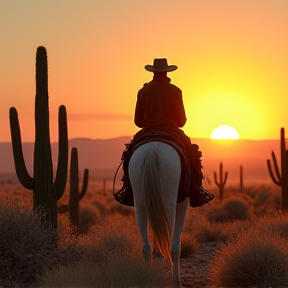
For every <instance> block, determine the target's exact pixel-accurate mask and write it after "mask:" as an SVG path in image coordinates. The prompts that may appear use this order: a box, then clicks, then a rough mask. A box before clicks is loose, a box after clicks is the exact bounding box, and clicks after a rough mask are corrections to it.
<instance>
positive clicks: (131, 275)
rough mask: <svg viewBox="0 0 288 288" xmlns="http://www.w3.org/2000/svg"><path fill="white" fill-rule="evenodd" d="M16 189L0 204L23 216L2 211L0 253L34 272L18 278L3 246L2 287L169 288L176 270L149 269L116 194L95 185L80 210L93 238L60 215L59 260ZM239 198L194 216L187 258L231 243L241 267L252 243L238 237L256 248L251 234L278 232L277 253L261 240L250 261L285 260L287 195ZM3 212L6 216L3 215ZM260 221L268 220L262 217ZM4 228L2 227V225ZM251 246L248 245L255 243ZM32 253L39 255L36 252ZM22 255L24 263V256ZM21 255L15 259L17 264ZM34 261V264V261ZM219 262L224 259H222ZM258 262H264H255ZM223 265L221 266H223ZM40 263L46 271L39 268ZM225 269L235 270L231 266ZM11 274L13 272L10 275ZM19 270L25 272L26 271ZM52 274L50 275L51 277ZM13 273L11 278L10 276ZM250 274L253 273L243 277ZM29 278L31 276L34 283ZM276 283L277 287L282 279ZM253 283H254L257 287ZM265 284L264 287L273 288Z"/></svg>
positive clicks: (254, 192)
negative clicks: (283, 200)
mask: <svg viewBox="0 0 288 288" xmlns="http://www.w3.org/2000/svg"><path fill="white" fill-rule="evenodd" d="M9 185H10V186H9ZM9 185H8V183H6V184H5V185H4V188H3V189H0V197H1V199H3V197H6V196H7V195H8V196H9V197H10V198H11V199H13V201H14V202H16V203H18V208H15V204H14V206H9V209H8V208H7V209H8V210H9V211H8V210H7V209H6V210H5V209H3V208H1V207H2V206H1V207H0V215H4V214H5V215H6V216H5V217H6V218H5V217H4V216H3V217H4V218H3V217H2V216H0V218H1V217H2V219H3V221H2V222H3V223H6V224H5V225H6V227H5V225H4V226H3V227H4V228H3V229H2V228H1V227H0V231H1V234H2V230H3V231H4V234H3V235H2V236H1V238H2V239H0V245H2V244H1V243H2V242H3V243H5V244H3V245H4V246H3V247H6V246H7V247H8V246H9V247H8V248H7V249H8V250H9V249H10V250H11V251H12V250H13V249H14V251H20V252H19V253H18V252H17V253H14V254H15V255H16V256H17V257H18V258H17V261H18V263H17V265H18V264H19V266H21V267H26V268H24V269H22V270H23V271H24V272H23V271H22V270H21V271H22V272H21V271H20V270H17V269H16V270H15V269H14V268H13V269H14V270H13V269H12V268H11V267H12V266H9V265H10V264H9V261H10V262H11V261H12V260H13V258H11V259H10V256H5V257H6V258H5V257H2V252H1V251H2V250H1V247H2V246H0V252H1V258H0V265H2V266H1V267H4V268H3V269H1V267H0V279H1V280H0V281H2V286H3V287H16V286H17V285H19V287H25V285H26V286H27V287H28V285H29V284H31V283H33V282H34V283H36V284H37V281H40V283H41V285H43V286H45V287H55V288H56V287H99V285H100V284H98V283H101V285H102V287H111V286H112V285H114V286H115V283H117V284H118V285H117V287H127V286H134V287H157V286H158V287H159V286H162V287H163V286H168V285H169V284H168V283H169V280H170V279H169V278H170V267H169V265H168V263H167V262H166V261H164V260H163V259H157V260H156V261H155V262H154V263H153V264H152V265H147V264H146V263H143V261H142V257H141V248H142V241H141V238H140V234H139V230H138V228H137V225H136V220H135V215H134V213H135V212H134V208H130V207H126V206H123V205H120V204H119V203H116V202H115V200H114V199H113V196H112V191H111V190H108V189H106V191H103V190H102V189H101V188H102V185H103V183H100V184H99V183H98V184H97V183H93V182H92V183H89V186H88V191H87V194H86V195H85V197H84V198H83V199H82V200H81V202H80V218H81V217H82V222H81V220H80V229H82V233H85V234H86V235H77V234H75V231H74V230H73V228H72V227H70V225H69V223H68V221H67V218H68V217H67V216H68V215H67V214H64V215H59V233H58V234H59V236H58V239H59V246H58V249H57V251H54V252H55V253H54V252H53V253H51V251H53V250H51V249H50V248H48V246H47V245H48V244H49V237H47V235H49V234H47V233H46V234H45V233H44V234H45V235H43V231H42V232H41V231H40V230H41V229H40V230H39V227H38V228H35V227H36V226H35V227H34V226H33V225H34V224H35V223H34V222H33V221H30V220H31V217H32V215H31V212H29V211H31V210H32V192H31V191H27V190H25V189H24V188H21V186H19V184H9ZM234 190H235V191H234ZM234 190H233V189H227V190H226V191H225V192H227V193H225V195H224V196H225V198H224V201H223V204H220V203H219V201H218V199H217V197H216V199H215V200H213V201H212V202H211V203H209V205H205V206H204V207H201V208H197V209H191V208H190V209H188V214H187V218H186V222H185V226H184V231H183V234H182V251H181V257H189V256H191V255H193V254H194V253H195V252H196V250H197V247H198V245H199V243H205V242H209V241H216V242H219V243H221V242H222V243H227V245H229V247H232V248H233V247H234V248H233V249H234V250H233V249H232V248H231V249H232V250H231V249H230V250H231V251H233V253H234V255H235V257H234V258H233V257H232V256H231V259H232V260H233V259H234V260H233V261H234V262H237V261H238V260H235V259H236V258H237V257H238V256H237V255H238V254H237V253H236V252H237V250H238V248H239V247H243V248H241V249H244V248H245V243H244V242H245V241H244V240H243V241H244V242H241V241H240V240H239V239H238V238H237V235H246V236H245V237H246V238H245V239H246V240H247V241H248V240H249V241H250V242H251V245H252V246H253V241H254V240H253V241H251V239H252V238H249V237H248V236H249V235H248V234H249V233H250V232H246V231H253V229H254V230H255V231H262V232H261V233H262V234H261V235H264V234H265V233H268V234H269V233H270V231H272V232H271V233H272V234H273V235H274V236H271V237H270V236H269V237H270V238H269V237H268V236H267V237H266V236H265V237H266V238H267V239H270V240H269V241H270V242H271V245H270V246H271V247H274V246H275V247H276V248H275V247H274V248H273V249H275V250H273V249H272V248H271V249H270V248H269V249H270V250H269V249H268V248H267V247H268V246H269V245H268V244H267V243H266V242H263V243H262V242H261V241H260V239H258V240H257V241H258V242H257V241H255V242H256V243H258V246H259V249H258V250H257V249H256V247H254V248H255V249H254V248H253V249H254V250H253V249H252V250H251V251H252V252H251V251H250V250H249V251H250V252H247V254H246V255H248V254H249V253H250V254H249V255H250V256H249V255H248V256H249V257H252V258H253V257H254V256H253V253H254V252H255V251H256V252H257V253H260V252H261V251H262V250H263V249H264V250H267V249H268V250H269V251H272V252H273V251H274V252H273V253H272V252H269V253H270V254H271V255H272V256H273V255H276V256H277V255H278V254H277V253H278V252H277V251H278V250H280V248H281V247H282V246H281V245H282V244H279V243H280V242H279V241H282V240H283V239H286V238H288V233H287V231H288V220H286V219H288V217H287V215H283V214H279V213H278V214H277V209H278V208H279V205H280V204H279V201H278V200H279V191H278V190H277V189H274V190H273V189H271V188H269V189H268V188H265V187H262V186H255V187H249V188H246V189H245V191H244V193H243V194H240V193H239V192H238V191H236V190H237V189H234ZM1 201H2V200H1ZM2 202H3V201H2ZM61 202H62V203H63V204H67V203H68V195H67V193H66V194H65V195H64V197H63V199H61ZM242 204H243V205H242ZM14 208H15V209H16V210H15V209H14ZM24 208H25V209H24ZM17 209H18V210H17ZM2 211H6V212H5V213H4V212H3V213H2ZM223 211H224V212H223ZM209 215H210V216H209ZM211 215H213V217H211ZM227 215H228V216H227ZM259 215H261V217H260V216H259ZM262 215H263V216H262ZM17 217H18V218H17ZM29 217H30V218H29ZM12 219H14V220H13V221H14V222H15V223H16V222H19V223H20V224H19V225H20V226H17V225H15V226H13V225H14V224H13V225H12V224H11V223H12V222H13V221H12ZM211 219H212V220H211ZM215 219H220V221H219V222H217V220H215ZM235 219H238V220H235ZM239 219H240V220H239ZM9 221H10V222H9ZM11 221H12V222H11ZM227 221H228V222H227ZM0 222H1V220H0ZM14 222H13V223H14ZM32 222H33V223H32ZM8 223H9V224H8ZM31 223H32V224H31ZM0 225H2V224H1V223H0ZM11 227H12V229H11ZM8 228H9V229H8ZM5 229H6V230H5ZM37 229H38V230H37ZM249 229H252V230H249ZM5 231H6V232H5ZM267 231H268V232H267ZM8 232H9V233H12V234H13V233H15V235H16V236H15V235H14V234H13V235H12V234H9V233H8ZM5 233H6V234H5ZM17 233H18V234H17ZM41 233H42V234H41ZM259 233H260V232H259ZM263 233H264V234H263ZM36 235H37V236H36ZM39 235H40V236H39ZM251 235H252V234H251ZM259 235H260V234H259ZM265 235H266V234H265ZM269 235H270V234H269ZM275 235H276V236H275ZM279 235H281V237H282V238H281V239H282V240H279V241H278V240H275V239H276V238H277V237H278V238H277V239H280V238H279V237H280V236H279ZM13 237H14V238H13ZM255 237H256V236H255ZM259 237H260V236H259ZM259 237H258V238H259ZM263 237H264V236H263ZM273 237H274V238H273ZM275 237H276V238H275ZM11 239H21V240H22V241H16V240H15V241H11ZM237 239H238V240H237ZM273 239H274V240H273ZM1 241H2V242H1ZM36 241H37V243H36ZM45 241H46V242H45ZM247 241H246V242H247ZM267 241H268V240H267ZM273 241H274V242H273ZM283 241H284V240H283ZM28 242H30V244H26V245H24V243H28ZM33 243H34V244H33ZM41 243H42V244H41ZM45 243H46V244H45ZM265 243H266V244H267V245H268V246H267V245H266V244H265ZM246 244H247V245H248V243H246ZM278 244H279V245H280V246H281V247H280V246H279V245H278ZM5 245H6V246H5ZM29 245H30V246H29ZM33 245H34V246H33ZM45 245H46V246H45ZM241 245H242V246H241ZM261 245H262V246H261ZM265 245H266V246H265ZM277 245H278V246H277ZM25 246H26V248H28V247H29V249H30V250H31V251H32V252H31V253H32V254H31V253H30V252H28V251H27V250H25ZM32 246H33V247H35V248H37V249H34V248H33V247H32ZM40 246H41V247H40ZM248 246H249V245H248ZM255 246H256V244H255ZM270 246H269V247H270ZM287 246H288V245H287ZM31 247H32V248H31ZM217 247H218V245H217ZM225 247H226V246H225V245H224V246H222V248H221V250H220V251H224V252H223V253H224V254H223V255H226V254H225ZM42 248H43V249H42ZM5 249H6V248H5ZM7 249H6V250H7ZM21 249H22V250H21ZM33 249H34V250H33ZM41 249H42V250H41ZM222 249H223V250H222ZM247 249H248V248H247ZM261 249H262V250H261ZM8 250H7V251H8ZM30 250H29V251H30ZM47 250H49V251H50V253H49V257H48V256H45V257H44V256H43V255H45V253H47ZM228 250H229V249H228ZM244 250H245V249H244ZM244 250H241V251H244ZM21 251H22V252H21ZM231 251H230V252H231ZM247 251H248V250H247ZM253 251H254V252H253ZM275 251H276V252H275ZM256 252H255V253H256ZM21 253H22V254H23V256H21V255H22V254H21ZM29 253H30V254H29ZM41 253H42V254H41ZM221 253H222V252H221ZM227 253H228V252H227ZM231 253H232V252H231ZM233 253H232V254H233ZM261 253H262V252H261ZM261 253H260V254H261ZM263 253H264V252H263ZM228 254H229V253H228ZM228 254H227V255H228ZM5 255H8V254H5ZM15 255H14V256H13V257H16V256H15ZM221 255H222V254H221ZM251 255H252V256H251ZM263 255H264V254H263ZM271 255H270V256H271ZM28 256H29V257H30V258H28ZM248 256H247V257H248ZM270 256H269V257H270ZM272 256H271V257H272ZM276 256H275V259H276ZM25 257H26V258H25ZM217 257H220V256H219V255H217ZM239 257H240V256H239ZM259 257H260V256H259ZM259 257H258V258H259ZM263 257H264V256H263ZM263 257H262V258H261V257H260V258H259V259H260V260H261V259H262V260H261V261H262V264H263V265H264V262H265V263H266V264H265V265H268V266H269V265H270V264H269V263H270V262H269V261H268V258H269V257H268V256H267V257H268V258H267V257H266V258H265V257H264V258H263ZM273 257H274V256H273ZM273 257H272V258H273ZM277 257H278V256H277ZM279 257H280V256H279ZM254 258H255V257H254ZM258 258H257V257H256V258H255V259H258ZM272 258H271V259H272ZM5 259H6V260H5ZM15 259H16V258H14V260H13V261H16V260H15ZM215 259H216V260H217V259H218V260H219V259H220V258H215ZM228 259H230V258H228V256H227V257H226V256H225V257H224V256H223V259H222V260H221V261H223V262H222V264H223V263H224V261H228ZM269 259H270V258H269ZM273 259H274V258H273ZM279 259H280V258H279ZM218 260H217V261H218ZM232 260H231V261H232ZM260 260H259V261H260ZM1 261H2V264H1ZM5 261H7V262H5ZM22 261H23V263H22ZM185 261H186V260H185ZM219 261H220V260H219ZM241 261H242V260H241ZM255 261H256V260H255ZM257 261H258V260H257ZM273 261H274V260H273ZM275 261H276V260H275ZM281 261H282V260H281ZM38 262H41V263H40V264H38ZM7 263H8V264H9V265H8V264H7ZM225 263H226V264H227V263H228V262H225ZM238 263H239V261H238ZM255 263H256V262H255ZM283 263H284V262H283ZM5 265H6V266H5ZM13 265H14V264H13ZM25 265H26V266H25ZM44 265H46V266H45V269H44V268H43V267H44ZM231 265H232V264H231ZM235 265H236V264H235ZM253 265H254V264H253ZM255 265H256V264H255ZM271 265H272V264H271ZM273 265H274V264H273ZM220 266H221V265H220ZM222 266H223V267H222V268H223V271H224V268H225V267H229V266H230V264H229V265H228V264H227V265H226V266H224V264H223V265H222ZM5 267H6V268H5ZM7 267H10V268H9V269H8V268H7ZM15 267H16V268H17V267H18V266H15ZM33 267H34V268H33ZM35 267H36V268H35ZM216 267H217V265H216V264H215V265H213V269H214V270H213V271H214V272H213V271H212V273H213V275H214V276H215V275H218V276H217V279H219V275H220V274H219V273H220V272H219V273H218V272H217V269H216ZM233 267H234V266H233ZM235 267H236V266H235ZM241 267H242V266H241V265H240V264H239V267H238V266H237V269H238V268H239V269H242V268H241ZM265 267H266V266H265ZM46 268H49V269H48V270H46ZM5 269H6V270H5ZM25 269H26V270H25ZM219 269H220V268H219ZM219 269H218V271H219ZM227 269H228V268H227ZM255 269H256V268H255ZM265 269H266V268H265ZM267 269H268V268H267ZM1 270H2V271H3V272H2V271H1ZM8 270H9V271H8ZM5 271H6V272H7V273H6V274H5V275H4V272H5ZM27 271H28V272H27ZM227 271H228V270H227ZM255 271H256V270H255ZM271 271H273V270H271ZM216 272H217V273H218V274H217V273H216ZM13 273H14V274H13ZM21 273H22V274H21ZM29 273H30V274H29ZM221 273H222V272H221ZM223 273H224V274H225V273H226V272H225V271H224V272H223ZM227 273H228V272H227ZM229 273H230V272H229ZM241 273H242V272H241ZM243 273H246V272H245V271H244V270H243ZM247 273H248V272H247ZM255 273H256V272H255ZM234 274H237V273H234ZM256 274H257V273H256ZM256 274H255V275H256ZM270 274H271V273H270ZM270 274H269V275H270ZM28 275H30V276H29V277H28ZM247 275H250V274H247ZM273 275H274V274H273ZM273 275H272V276H273ZM275 275H276V274H275ZM272 276H271V279H272V278H273V277H274V276H273V277H272ZM25 277H27V278H25ZM235 277H236V276H235ZM247 277H248V276H247ZM249 277H250V276H249ZM275 277H276V276H275ZM7 279H8V280H7ZM9 279H10V280H9ZM11 279H14V280H13V281H14V282H12V280H11ZM27 279H28V280H27ZM249 279H250V278H249ZM214 280H215V279H214ZM5 281H7V282H5ZM9 281H10V282H9ZM219 281H220V280H219ZM245 281H246V280H245ZM249 281H250V280H249ZM253 281H254V280H253ZM253 281H252V282H251V283H254V282H253ZM269 281H270V280H269ZM0 283H1V282H0ZM219 283H220V282H219ZM223 283H224V282H223ZM235 283H236V282H235ZM241 283H242V282H241ZM249 283H250V282H249ZM265 283H266V282H265ZM265 283H264V284H263V285H266V284H265ZM275 283H276V282H275ZM12 284H13V285H12ZM0 285H1V284H0ZM20 285H22V286H20ZM243 285H244V284H243ZM263 287H265V286H263ZM273 287H274V286H273Z"/></svg>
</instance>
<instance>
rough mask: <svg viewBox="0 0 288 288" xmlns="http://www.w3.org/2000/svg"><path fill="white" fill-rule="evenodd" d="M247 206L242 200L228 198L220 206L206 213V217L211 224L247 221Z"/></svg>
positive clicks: (248, 213)
mask: <svg viewBox="0 0 288 288" xmlns="http://www.w3.org/2000/svg"><path fill="white" fill-rule="evenodd" d="M249 216H250V212H249V204H248V203H246V201H245V200H243V199H237V198H230V199H227V200H225V202H224V203H223V204H222V205H221V206H216V207H214V208H211V209H209V210H208V211H207V217H208V219H209V220H210V221H211V222H222V223H224V222H228V221H234V220H246V219H249Z"/></svg>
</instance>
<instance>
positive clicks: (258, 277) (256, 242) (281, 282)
mask: <svg viewBox="0 0 288 288" xmlns="http://www.w3.org/2000/svg"><path fill="white" fill-rule="evenodd" d="M210 272H211V281H212V283H213V284H215V285H217V286H219V287H251V286H253V285H255V287H256V286H257V287H261V288H268V287H287V284H288V245H287V240H285V239H284V238H282V237H281V236H280V235H279V234H277V233H275V232H273V231H267V230H261V229H255V227H253V228H252V229H249V230H247V231H244V232H242V233H241V234H239V235H238V236H237V237H236V238H233V239H230V240H229V241H228V243H227V244H223V246H222V247H221V248H220V249H219V250H218V252H217V254H216V256H215V257H214V259H213V265H212V268H211V271H210Z"/></svg>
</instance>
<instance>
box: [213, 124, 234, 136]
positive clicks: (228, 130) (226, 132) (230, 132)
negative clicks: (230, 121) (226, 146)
mask: <svg viewBox="0 0 288 288" xmlns="http://www.w3.org/2000/svg"><path fill="white" fill-rule="evenodd" d="M210 138H211V139H239V134H238V132H237V131H236V129H234V128H233V127H231V126H229V125H221V126H219V127H217V128H215V129H214V130H213V131H212V133H211V136H210Z"/></svg>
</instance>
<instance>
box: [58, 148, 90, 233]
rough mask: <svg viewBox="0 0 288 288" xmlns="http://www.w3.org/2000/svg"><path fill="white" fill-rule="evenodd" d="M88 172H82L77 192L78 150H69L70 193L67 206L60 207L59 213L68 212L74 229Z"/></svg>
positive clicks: (77, 221)
mask: <svg viewBox="0 0 288 288" xmlns="http://www.w3.org/2000/svg"><path fill="white" fill-rule="evenodd" d="M88 177H89V170H88V169H85V170H84V177H83V184H82V189H81V191H80V192H79V170H78V150H77V148H76V147H73V148H72V149H71V161H70V193H69V203H68V205H61V209H60V210H61V212H62V213H64V212H67V211H69V220H70V221H71V223H72V224H73V225H74V226H75V227H76V230H77V229H78V226H79V201H80V200H81V199H82V198H83V197H84V196H85V194H86V191H87V186H88Z"/></svg>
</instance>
